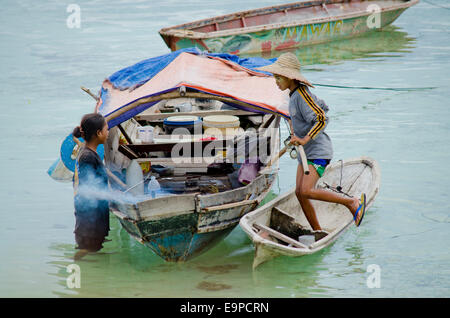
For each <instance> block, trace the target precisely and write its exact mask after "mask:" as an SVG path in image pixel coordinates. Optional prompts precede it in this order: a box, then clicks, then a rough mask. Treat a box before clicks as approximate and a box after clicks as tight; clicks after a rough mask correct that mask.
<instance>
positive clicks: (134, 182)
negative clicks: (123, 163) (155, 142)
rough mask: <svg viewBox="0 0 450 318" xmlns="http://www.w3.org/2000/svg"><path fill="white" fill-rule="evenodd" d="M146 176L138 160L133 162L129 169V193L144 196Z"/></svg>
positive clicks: (127, 177) (127, 180)
mask: <svg viewBox="0 0 450 318" xmlns="http://www.w3.org/2000/svg"><path fill="white" fill-rule="evenodd" d="M143 180H144V174H143V173H142V168H141V166H140V165H139V163H138V162H137V160H131V162H130V165H129V166H128V168H127V173H126V182H127V187H128V189H129V192H130V193H131V194H133V195H136V196H137V195H143V194H144V182H143Z"/></svg>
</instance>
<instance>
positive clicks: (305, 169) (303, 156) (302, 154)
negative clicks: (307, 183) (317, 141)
mask: <svg viewBox="0 0 450 318" xmlns="http://www.w3.org/2000/svg"><path fill="white" fill-rule="evenodd" d="M297 153H298V155H299V156H300V159H301V160H302V166H303V172H304V173H305V174H309V166H308V159H306V153H305V149H303V146H302V145H298V146H297Z"/></svg>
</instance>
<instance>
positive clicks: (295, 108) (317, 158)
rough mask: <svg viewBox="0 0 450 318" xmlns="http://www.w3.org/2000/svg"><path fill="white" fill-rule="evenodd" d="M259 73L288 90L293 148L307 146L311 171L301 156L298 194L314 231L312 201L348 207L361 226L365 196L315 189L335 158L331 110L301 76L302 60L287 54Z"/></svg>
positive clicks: (297, 179) (296, 190) (318, 225)
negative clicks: (271, 76) (328, 131)
mask: <svg viewBox="0 0 450 318" xmlns="http://www.w3.org/2000/svg"><path fill="white" fill-rule="evenodd" d="M258 70H261V71H266V72H269V73H272V74H274V78H275V81H276V84H277V86H278V88H279V89H280V90H282V91H284V90H286V89H289V96H290V99H289V115H290V117H291V120H290V122H289V124H290V126H291V139H290V144H292V145H295V146H297V145H302V146H304V150H305V153H306V157H307V162H308V166H309V170H310V174H308V175H305V174H304V173H303V166H302V163H301V159H300V155H298V158H297V159H298V161H299V164H298V167H297V178H296V189H295V194H296V196H297V199H298V201H299V202H300V205H301V207H302V209H303V212H304V213H305V216H306V219H307V220H308V222H309V224H310V225H311V227H312V229H313V230H315V231H318V230H322V228H321V227H320V224H319V221H318V219H317V215H316V212H315V210H314V206H313V205H312V204H311V201H310V200H321V201H326V202H332V203H339V204H342V205H344V206H346V207H347V208H348V209H349V210H350V212H351V213H352V215H353V219H354V220H355V224H356V226H359V225H360V224H361V221H362V219H363V216H364V213H365V208H366V196H365V194H364V193H363V194H361V199H360V200H358V199H357V198H346V197H343V196H340V195H338V194H336V193H333V192H330V191H326V190H322V189H316V188H315V185H316V183H317V181H318V180H319V178H320V177H321V176H322V175H323V173H324V171H325V168H326V166H327V165H328V164H329V163H330V161H331V159H332V157H333V146H332V143H331V139H330V137H329V136H328V135H327V134H326V133H325V128H326V126H327V124H328V117H327V115H326V112H327V111H328V106H327V105H326V104H325V102H324V101H323V100H321V99H319V98H317V97H316V96H315V95H314V94H312V93H311V92H310V91H309V88H308V87H314V86H313V85H312V84H311V83H310V82H309V81H308V80H307V79H306V78H305V77H304V76H303V75H302V74H301V73H300V62H299V60H298V59H297V57H296V56H295V55H294V54H292V53H284V54H282V55H280V57H279V58H278V59H277V61H276V62H275V63H273V64H270V65H267V66H264V67H260V68H258Z"/></svg>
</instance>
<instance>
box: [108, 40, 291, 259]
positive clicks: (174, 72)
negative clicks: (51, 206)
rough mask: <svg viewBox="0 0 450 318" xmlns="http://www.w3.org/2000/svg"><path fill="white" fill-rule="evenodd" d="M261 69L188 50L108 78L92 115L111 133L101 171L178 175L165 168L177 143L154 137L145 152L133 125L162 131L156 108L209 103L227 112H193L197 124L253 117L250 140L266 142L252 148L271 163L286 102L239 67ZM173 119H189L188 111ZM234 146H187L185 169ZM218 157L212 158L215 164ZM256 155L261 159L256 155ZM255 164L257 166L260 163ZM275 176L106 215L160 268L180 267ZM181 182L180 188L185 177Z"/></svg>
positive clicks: (121, 207)
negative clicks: (159, 164) (161, 168)
mask: <svg viewBox="0 0 450 318" xmlns="http://www.w3.org/2000/svg"><path fill="white" fill-rule="evenodd" d="M252 61H253V62H252ZM261 63H263V65H266V64H267V63H269V62H268V61H266V60H263V59H261V58H258V59H240V58H239V57H236V56H234V55H233V56H231V55H227V54H221V56H220V57H218V56H215V55H208V54H203V53H202V52H200V51H199V50H198V49H196V48H193V49H191V50H183V51H182V52H173V53H170V54H166V55H163V56H160V57H156V58H151V59H147V60H145V61H142V62H139V63H137V64H135V65H134V66H131V67H128V68H125V69H123V70H121V71H118V72H116V73H114V74H113V75H112V76H110V77H109V78H108V79H106V80H105V81H104V83H103V85H102V90H101V96H100V98H101V100H102V101H103V103H102V105H101V106H100V107H99V112H100V113H102V114H103V115H104V116H105V118H106V119H107V121H108V125H109V128H110V131H109V136H108V140H107V141H106V143H105V164H106V167H107V168H108V169H109V170H110V171H112V173H115V174H117V175H120V176H123V171H124V170H125V169H127V167H129V166H130V162H131V160H143V161H140V162H146V163H149V164H150V163H151V164H154V163H155V162H156V161H157V160H163V161H165V162H166V164H168V165H169V166H171V167H174V169H181V168H182V167H181V165H178V166H177V164H175V161H174V160H172V159H173V157H172V154H171V150H172V149H173V148H174V147H176V146H180V145H182V144H183V143H182V142H180V139H178V138H175V139H170V138H168V139H165V140H163V139H161V140H162V141H161V142H156V139H157V138H156V137H155V142H153V143H148V144H147V143H144V144H142V143H138V142H136V140H133V135H134V136H136V133H135V132H136V130H137V129H138V126H139V125H140V124H139V123H138V120H141V121H145V122H146V125H148V124H149V122H151V123H156V122H158V121H159V123H160V124H161V122H162V121H161V120H162V119H164V118H167V117H168V116H174V115H176V113H162V112H161V113H160V112H156V110H158V111H159V110H160V109H159V108H158V107H159V106H161V105H165V104H167V103H168V102H169V101H174V100H178V99H180V98H181V99H189V100H190V101H189V102H192V103H193V102H194V101H195V100H196V99H201V100H214V101H219V102H220V103H222V104H223V106H227V108H225V109H222V108H220V109H218V110H212V111H208V110H201V111H200V110H198V111H197V112H195V115H196V116H199V117H204V116H206V115H211V112H217V113H220V114H227V113H228V112H231V113H233V114H234V115H236V116H244V117H245V116H251V117H255V115H256V117H260V119H261V122H260V123H259V124H258V125H259V126H257V128H258V137H256V138H258V142H259V138H260V137H261V138H262V139H264V140H265V141H266V143H262V144H261V143H259V144H258V145H259V146H262V147H268V148H270V150H269V151H268V152H267V157H268V158H267V160H270V159H271V156H272V155H273V154H274V153H275V152H276V151H277V150H278V148H279V144H278V143H279V142H278V141H279V124H280V120H281V117H282V116H285V117H286V116H288V113H287V111H286V110H283V109H281V108H282V107H285V106H287V101H288V95H287V93H283V92H281V91H280V90H279V89H278V88H277V86H276V84H275V81H274V80H273V78H272V77H270V76H268V75H265V74H261V73H259V72H255V71H253V70H251V69H249V68H247V67H244V66H243V65H245V66H249V67H259V66H261ZM219 75H220V76H219ZM249 87H251V89H248V88H249ZM161 102H162V104H161V105H160V103H161ZM192 103H191V105H193V104H192ZM225 103H226V105H225ZM156 105H158V106H156ZM230 108H231V109H230ZM178 114H181V115H189V114H191V115H193V114H194V111H191V112H183V113H178ZM246 118H247V117H246ZM247 119H248V120H250V119H249V118H247ZM259 128H264V129H261V130H259ZM265 128H268V129H265ZM124 132H125V134H124ZM133 132H134V133H133ZM121 134H123V136H124V137H125V135H127V136H128V138H126V137H125V139H127V141H126V142H125V143H124V144H121V142H120V140H121V139H120V138H121ZM161 137H164V136H160V138H161ZM166 137H176V135H171V136H169V135H166ZM232 138H234V137H232ZM128 139H130V141H129V142H128ZM269 139H270V141H269ZM239 140H240V139H239V138H237V139H232V140H231V144H232V145H231V146H230V147H229V146H228V143H227V142H226V140H225V139H223V140H220V139H217V140H214V141H211V140H206V141H198V140H197V141H196V139H195V138H194V139H190V140H189V141H187V142H186V143H189V145H190V146H189V149H192V148H193V151H192V152H189V151H188V150H187V151H186V153H188V154H186V157H187V159H192V160H190V164H197V163H198V162H196V160H194V159H199V158H200V159H204V158H205V153H207V152H206V151H205V149H207V147H210V146H211V145H213V147H214V148H215V147H217V148H218V149H221V151H222V152H223V148H225V149H226V152H227V153H232V152H233V151H232V149H236V147H239V142H240V141H239ZM241 141H243V140H241ZM197 146H198V148H199V149H197ZM210 148H211V147H210ZM244 148H245V147H244ZM247 148H248V147H247ZM196 150H199V152H198V153H200V155H195V153H196ZM228 150H230V151H228ZM209 152H212V149H209ZM217 152H218V151H217V150H216V153H215V154H214V155H213V154H211V156H212V157H215V156H216V155H217ZM157 153H159V155H158V154H157ZM161 153H164V155H161ZM166 153H169V154H170V157H169V155H166ZM184 154H185V153H183V155H184ZM191 154H192V156H191ZM153 155H154V156H153ZM194 155H195V156H194ZM238 155H239V154H238ZM258 155H261V153H259V152H258ZM262 155H264V154H262ZM155 156H156V158H155ZM158 156H159V157H158ZM194 157H195V158H194ZM185 159H186V158H185ZM222 159H223V157H222ZM227 159H228V157H227ZM261 159H262V160H261V161H264V158H261ZM200 161H201V162H200V163H198V164H199V165H200V166H201V168H202V169H203V168H205V169H206V167H208V166H209V164H210V163H211V162H209V163H206V165H205V162H203V160H200ZM232 163H233V165H236V167H234V166H233V168H234V169H235V172H236V171H237V169H239V166H240V164H241V163H242V162H237V160H234V161H232ZM186 171H187V170H186ZM195 173H197V172H195ZM202 173H203V174H205V172H202ZM206 174H208V173H207V171H206ZM211 175H212V177H211V178H212V179H214V180H218V178H219V177H221V176H226V177H227V176H228V173H226V172H223V171H222V172H220V173H218V175H219V176H217V175H215V174H211ZM276 175H277V172H275V171H274V172H273V173H269V174H263V175H260V176H258V177H256V178H255V179H252V181H251V182H250V183H249V184H248V185H246V186H243V185H239V187H230V188H226V189H225V190H223V191H222V192H219V190H218V189H216V190H217V191H216V192H214V193H213V192H209V193H208V192H207V191H201V190H200V188H199V187H197V188H198V189H196V190H191V191H190V192H187V191H186V193H183V194H172V195H168V196H163V197H156V198H153V197H152V196H150V195H147V194H145V193H144V194H142V195H141V196H140V197H138V196H135V197H133V199H131V200H128V201H126V202H122V201H118V202H111V212H112V213H113V214H114V215H115V216H116V217H117V218H118V219H119V221H120V223H121V224H122V226H123V228H124V229H125V230H126V231H127V232H128V233H129V234H130V235H131V236H132V237H133V238H135V239H136V240H137V241H139V242H141V243H142V244H144V245H146V246H147V247H149V248H150V249H151V250H152V251H154V252H155V253H156V254H157V255H159V256H160V257H162V258H163V259H164V260H166V261H173V262H182V261H187V260H189V259H192V258H194V257H196V256H198V255H200V254H201V253H204V252H205V251H207V250H208V249H210V248H211V247H213V246H215V245H216V244H217V243H218V242H220V241H221V240H222V239H223V238H224V237H225V236H226V235H227V234H228V233H230V232H231V231H232V230H233V228H235V227H236V226H237V225H238V224H239V220H240V218H241V217H242V216H244V215H245V214H247V213H248V212H250V211H252V210H254V209H255V208H256V207H257V206H258V205H259V203H261V202H262V200H263V199H264V198H265V196H266V195H267V194H268V193H269V191H270V189H271V187H272V185H273V183H274V181H275V179H276ZM183 176H184V177H186V180H187V172H184V175H183ZM190 177H192V173H191V175H190ZM112 181H114V180H112ZM160 181H161V179H160Z"/></svg>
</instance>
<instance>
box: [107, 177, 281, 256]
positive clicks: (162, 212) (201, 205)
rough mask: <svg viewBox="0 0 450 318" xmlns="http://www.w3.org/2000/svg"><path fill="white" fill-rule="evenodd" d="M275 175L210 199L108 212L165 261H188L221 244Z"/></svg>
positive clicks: (178, 199)
mask: <svg viewBox="0 0 450 318" xmlns="http://www.w3.org/2000/svg"><path fill="white" fill-rule="evenodd" d="M275 177H276V174H275V173H274V174H265V175H262V176H259V177H258V178H257V179H255V180H254V181H253V182H252V183H250V184H249V185H247V186H245V187H242V188H238V189H235V190H231V191H227V192H224V193H217V194H211V195H174V196H169V197H164V198H157V199H151V200H147V201H145V202H140V203H138V204H130V205H128V204H120V205H115V206H113V208H112V209H111V211H112V212H113V213H114V215H115V216H116V217H117V218H118V219H119V221H120V223H121V224H122V226H123V228H124V229H125V230H126V231H127V232H128V233H129V234H130V235H131V236H132V237H133V238H135V239H136V240H137V241H139V242H140V243H142V244H144V245H146V246H147V247H149V248H150V249H151V250H152V251H153V252H155V253H156V254H157V255H159V256H160V257H161V258H163V259H164V260H166V261H170V262H183V261H187V260H189V259H192V258H194V257H196V256H198V255H200V254H202V253H204V252H206V251H207V250H209V249H210V248H212V247H214V246H215V245H217V243H219V242H220V241H221V240H222V239H224V238H225V237H226V236H227V235H228V234H229V233H230V232H231V231H232V230H233V229H234V228H235V227H236V225H238V224H239V220H240V219H241V217H242V216H244V215H245V214H247V213H248V212H250V211H252V210H254V209H255V208H256V207H257V205H258V204H259V203H260V202H261V201H262V200H263V199H264V198H265V196H266V195H267V194H268V192H269V191H270V188H271V186H272V184H273V182H274V181H275Z"/></svg>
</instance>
